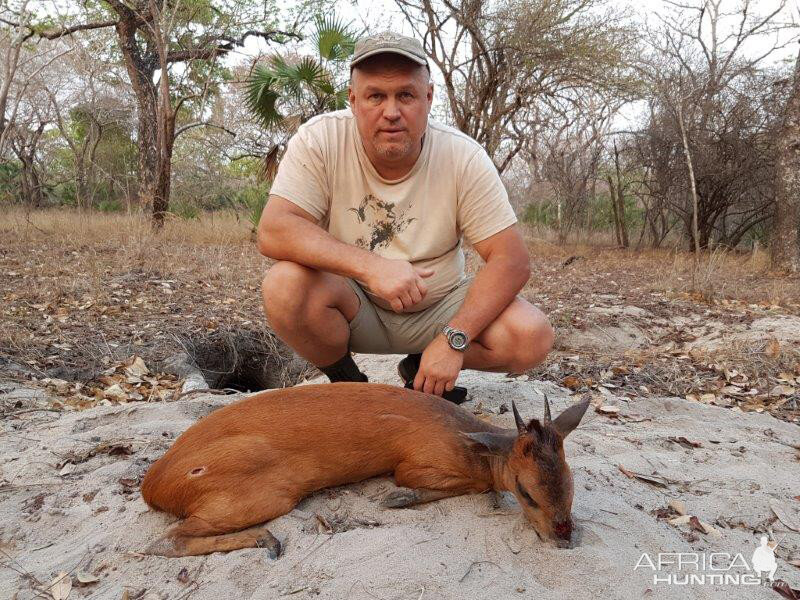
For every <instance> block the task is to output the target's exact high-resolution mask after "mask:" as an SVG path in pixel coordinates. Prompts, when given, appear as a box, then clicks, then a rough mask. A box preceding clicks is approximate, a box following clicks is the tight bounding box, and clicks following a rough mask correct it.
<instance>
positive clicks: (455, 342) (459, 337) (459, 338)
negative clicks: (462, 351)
mask: <svg viewBox="0 0 800 600" xmlns="http://www.w3.org/2000/svg"><path fill="white" fill-rule="evenodd" d="M450 344H451V345H452V346H453V347H454V348H464V347H466V345H467V336H466V335H464V334H463V333H461V332H457V333H453V334H451V335H450Z"/></svg>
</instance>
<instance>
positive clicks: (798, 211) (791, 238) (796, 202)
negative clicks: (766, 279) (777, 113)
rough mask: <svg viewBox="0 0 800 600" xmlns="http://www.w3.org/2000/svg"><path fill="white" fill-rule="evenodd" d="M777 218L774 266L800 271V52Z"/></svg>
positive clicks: (781, 146) (781, 148) (782, 138)
mask: <svg viewBox="0 0 800 600" xmlns="http://www.w3.org/2000/svg"><path fill="white" fill-rule="evenodd" d="M776 176H777V181H776V184H777V185H776V186H775V187H776V193H775V221H774V226H773V231H772V236H771V238H772V239H771V240H770V242H771V257H772V264H773V266H774V267H775V268H777V269H781V270H785V271H789V272H791V273H797V272H799V271H800V53H798V56H797V61H796V62H795V67H794V81H793V83H792V92H791V94H790V96H789V101H788V102H787V103H786V110H785V113H784V118H783V127H782V128H781V132H780V134H779V136H778V168H777V174H776Z"/></svg>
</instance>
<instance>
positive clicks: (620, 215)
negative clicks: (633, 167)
mask: <svg viewBox="0 0 800 600" xmlns="http://www.w3.org/2000/svg"><path fill="white" fill-rule="evenodd" d="M614 169H615V170H616V173H617V198H616V203H617V210H616V211H615V213H616V215H617V219H618V220H619V232H620V238H622V247H623V248H627V247H628V246H629V245H630V242H629V240H628V226H627V225H626V223H625V192H624V190H623V187H622V174H621V173H620V170H619V150H617V140H614ZM611 201H612V202H614V197H613V196H612V197H611Z"/></svg>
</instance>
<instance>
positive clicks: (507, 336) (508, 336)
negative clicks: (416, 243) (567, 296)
mask: <svg viewBox="0 0 800 600" xmlns="http://www.w3.org/2000/svg"><path fill="white" fill-rule="evenodd" d="M552 347H553V328H552V327H551V326H550V323H549V322H548V320H547V317H546V316H545V315H544V313H542V311H540V310H539V309H538V308H536V307H535V306H533V305H532V304H530V303H529V302H527V301H526V300H523V299H521V298H515V299H514V300H513V301H512V302H511V304H509V305H508V306H507V307H506V308H505V310H504V311H503V312H501V313H500V316H499V317H497V319H495V320H494V321H493V322H492V323H490V324H489V326H488V327H487V328H486V329H484V330H483V331H482V332H481V334H480V335H479V336H478V337H477V338H476V339H475V340H474V341H473V342H471V343H470V345H469V347H468V348H467V352H466V354H465V356H464V368H465V369H476V370H479V371H496V372H503V373H522V372H524V371H527V370H528V369H532V368H533V367H535V366H536V365H538V364H539V363H540V362H542V361H543V360H544V359H545V357H546V356H547V354H548V353H549V352H550V350H551V349H552Z"/></svg>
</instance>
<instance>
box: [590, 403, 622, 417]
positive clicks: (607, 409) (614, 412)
mask: <svg viewBox="0 0 800 600" xmlns="http://www.w3.org/2000/svg"><path fill="white" fill-rule="evenodd" d="M595 412H599V413H600V414H603V415H607V416H609V417H618V416H619V406H613V405H611V404H603V405H602V406H598V407H597V408H596V409H595Z"/></svg>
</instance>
